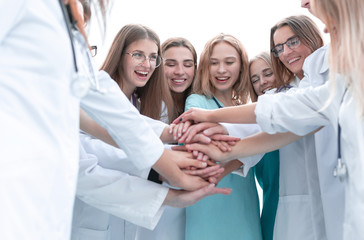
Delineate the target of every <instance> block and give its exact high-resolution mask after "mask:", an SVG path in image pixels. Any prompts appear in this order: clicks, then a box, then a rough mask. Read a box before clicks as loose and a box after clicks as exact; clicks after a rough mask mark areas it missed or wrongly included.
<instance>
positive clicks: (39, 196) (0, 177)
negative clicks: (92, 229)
mask: <svg viewBox="0 0 364 240" xmlns="http://www.w3.org/2000/svg"><path fill="white" fill-rule="evenodd" d="M0 21H1V28H0V52H1V54H0V79H1V80H0V121H1V124H0V152H1V160H0V163H1V167H0V202H1V204H0V234H1V237H0V238H1V239H69V236H70V229H71V219H72V206H73V201H74V194H75V189H76V180H77V168H78V125H79V99H77V98H76V97H74V96H73V94H72V92H71V91H70V83H71V79H72V74H73V72H74V68H73V62H72V51H71V45H70V39H69V36H68V34H67V30H66V25H65V20H64V18H63V15H62V12H61V8H60V5H59V2H58V1H49V0H12V1H0Z"/></svg>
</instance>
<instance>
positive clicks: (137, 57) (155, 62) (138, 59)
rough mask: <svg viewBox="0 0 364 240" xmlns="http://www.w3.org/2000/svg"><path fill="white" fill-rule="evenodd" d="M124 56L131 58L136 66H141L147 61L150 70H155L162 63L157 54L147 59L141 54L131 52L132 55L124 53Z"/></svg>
mask: <svg viewBox="0 0 364 240" xmlns="http://www.w3.org/2000/svg"><path fill="white" fill-rule="evenodd" d="M125 54H128V55H130V56H131V57H132V58H133V60H134V62H135V63H136V64H138V65H139V64H143V62H144V61H145V60H147V59H148V61H149V64H150V66H151V67H152V68H157V67H159V66H160V65H161V63H162V58H161V57H160V56H158V55H157V54H152V55H150V56H149V57H147V56H145V54H144V53H141V52H133V53H129V52H126V53H125Z"/></svg>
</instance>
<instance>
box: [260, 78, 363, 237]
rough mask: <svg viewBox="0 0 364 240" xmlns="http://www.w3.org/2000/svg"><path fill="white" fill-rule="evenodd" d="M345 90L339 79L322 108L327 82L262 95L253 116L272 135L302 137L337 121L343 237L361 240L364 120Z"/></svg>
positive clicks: (348, 92) (328, 91)
mask: <svg viewBox="0 0 364 240" xmlns="http://www.w3.org/2000/svg"><path fill="white" fill-rule="evenodd" d="M345 88H346V87H345V85H344V82H343V81H342V80H341V79H340V78H338V79H337V82H336V91H335V93H334V97H333V100H332V101H331V102H330V104H329V106H328V107H326V108H324V109H323V107H324V106H325V103H326V102H327V99H329V96H330V90H331V84H330V82H327V83H325V84H324V85H323V86H320V87H316V88H311V87H310V88H305V89H300V90H299V91H296V92H295V93H294V94H277V95H274V96H263V97H261V98H260V99H259V101H258V104H257V107H256V115H257V121H258V123H259V124H260V125H261V126H262V129H263V130H264V131H267V132H271V133H274V132H281V131H287V130H288V131H291V132H293V133H295V134H298V135H305V134H307V133H309V132H311V131H313V130H315V129H316V128H317V127H319V126H326V125H330V124H332V126H334V127H335V126H337V125H338V122H339V124H340V126H341V139H339V140H340V141H341V152H342V160H343V161H344V162H345V163H346V165H347V168H348V177H347V178H346V180H345V217H344V227H343V231H344V233H343V236H344V239H345V240H351V239H364V230H363V228H362V224H363V222H364V185H363V184H362V183H363V182H364V161H363V159H364V148H363V146H364V120H363V117H360V116H359V115H358V113H357V109H356V105H355V102H354V100H353V98H352V96H351V94H350V91H349V90H348V91H346V92H345ZM268 102H269V104H267V103H268ZM263 108H264V110H263Z"/></svg>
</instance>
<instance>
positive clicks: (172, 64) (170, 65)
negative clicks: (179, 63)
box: [164, 62, 176, 67]
mask: <svg viewBox="0 0 364 240" xmlns="http://www.w3.org/2000/svg"><path fill="white" fill-rule="evenodd" d="M164 65H165V66H167V67H174V66H176V64H175V63H173V62H166V63H165V64H164Z"/></svg>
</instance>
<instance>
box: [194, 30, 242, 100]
mask: <svg viewBox="0 0 364 240" xmlns="http://www.w3.org/2000/svg"><path fill="white" fill-rule="evenodd" d="M220 42H226V43H227V44H229V45H231V46H232V47H234V48H235V50H236V51H237V52H238V54H239V56H240V62H241V67H240V74H239V79H238V80H237V81H236V82H235V84H234V85H233V96H232V98H233V99H235V100H236V102H238V103H242V104H245V103H247V101H248V98H249V88H248V84H249V83H248V81H249V70H248V62H249V59H248V54H247V52H246V50H245V48H244V47H243V45H242V44H241V42H240V41H239V40H238V39H237V38H235V37H234V36H232V35H229V34H223V33H221V34H219V35H217V36H216V37H214V38H212V39H211V40H210V41H208V42H207V43H206V45H205V48H204V50H203V51H202V53H201V57H200V62H199V64H198V70H197V75H196V80H195V81H194V82H193V86H192V89H193V92H194V93H197V94H203V95H205V96H207V97H212V96H213V92H214V91H215V87H214V86H213V85H212V83H211V80H210V79H211V75H210V57H211V54H212V51H213V48H214V47H215V45H216V44H217V43H220Z"/></svg>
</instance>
